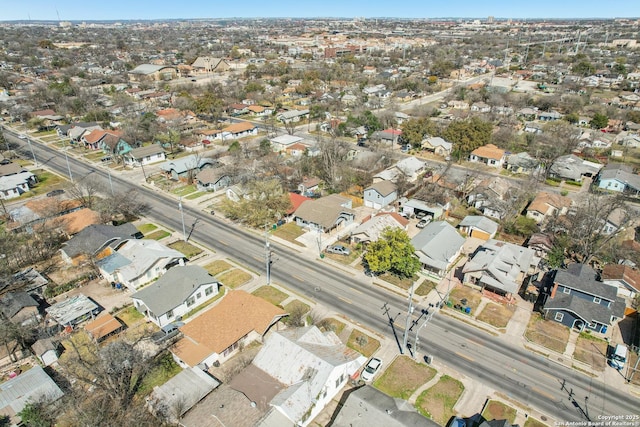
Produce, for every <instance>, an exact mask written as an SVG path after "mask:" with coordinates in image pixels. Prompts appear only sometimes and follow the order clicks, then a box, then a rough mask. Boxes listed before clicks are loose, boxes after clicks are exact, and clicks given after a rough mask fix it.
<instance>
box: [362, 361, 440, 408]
mask: <svg viewBox="0 0 640 427" xmlns="http://www.w3.org/2000/svg"><path fill="white" fill-rule="evenodd" d="M435 375H436V370H435V369H433V368H430V367H429V366H427V365H424V364H422V363H417V362H415V361H413V360H412V359H411V358H410V357H407V356H399V357H396V358H395V360H394V361H393V363H392V364H391V365H389V367H388V368H387V369H386V370H385V371H384V373H383V374H382V375H381V376H380V377H378V379H377V380H376V381H375V382H374V386H375V387H376V388H377V389H378V390H380V391H382V392H383V393H386V394H388V395H389V396H391V397H398V398H400V399H404V400H407V399H409V398H410V397H411V395H412V394H413V393H415V391H416V390H417V389H418V388H419V387H420V386H421V385H422V384H424V383H426V382H429V381H430V380H431V379H432V378H433V377H435Z"/></svg>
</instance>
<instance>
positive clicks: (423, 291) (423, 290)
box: [414, 279, 438, 297]
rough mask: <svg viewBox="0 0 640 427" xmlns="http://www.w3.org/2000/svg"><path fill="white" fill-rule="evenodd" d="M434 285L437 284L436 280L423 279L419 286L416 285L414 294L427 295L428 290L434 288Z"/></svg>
mask: <svg viewBox="0 0 640 427" xmlns="http://www.w3.org/2000/svg"><path fill="white" fill-rule="evenodd" d="M436 286H438V284H437V283H436V282H432V281H431V280H429V279H425V280H424V281H423V282H422V283H421V284H420V286H418V289H416V290H414V292H415V294H416V295H419V296H421V297H423V296H427V295H429V292H431V291H432V290H434V289H435V288H436Z"/></svg>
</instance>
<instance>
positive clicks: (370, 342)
mask: <svg viewBox="0 0 640 427" xmlns="http://www.w3.org/2000/svg"><path fill="white" fill-rule="evenodd" d="M347 347H349V348H351V349H353V350H355V351H357V352H358V353H361V354H362V355H364V356H366V357H370V356H371V355H372V354H373V353H375V352H376V350H378V348H380V341H378V340H377V339H375V338H373V337H371V336H369V335H367V334H365V333H363V332H360V331H359V330H357V329H354V330H353V331H352V332H351V335H349V339H348V340H347Z"/></svg>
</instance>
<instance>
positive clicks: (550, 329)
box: [524, 313, 569, 353]
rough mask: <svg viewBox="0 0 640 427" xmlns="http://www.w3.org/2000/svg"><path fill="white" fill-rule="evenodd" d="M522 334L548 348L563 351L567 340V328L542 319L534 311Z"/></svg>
mask: <svg viewBox="0 0 640 427" xmlns="http://www.w3.org/2000/svg"><path fill="white" fill-rule="evenodd" d="M524 336H525V338H527V339H528V340H529V341H532V342H534V343H536V344H539V345H541V346H543V347H546V348H548V349H549V350H553V351H556V352H558V353H563V352H564V350H565V348H566V347H567V341H568V340H569V328H567V327H566V326H564V325H561V324H560V323H557V322H554V321H551V320H544V319H543V318H542V316H541V315H540V314H539V313H534V314H533V315H532V316H531V319H530V320H529V325H527V330H526V331H525V333H524Z"/></svg>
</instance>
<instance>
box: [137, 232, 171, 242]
mask: <svg viewBox="0 0 640 427" xmlns="http://www.w3.org/2000/svg"><path fill="white" fill-rule="evenodd" d="M142 234H144V233H142ZM168 236H171V233H169V232H168V231H165V230H158V231H154V232H153V233H151V234H149V235H147V234H145V235H144V238H145V239H152V240H162V239H164V238H165V237H168Z"/></svg>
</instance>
